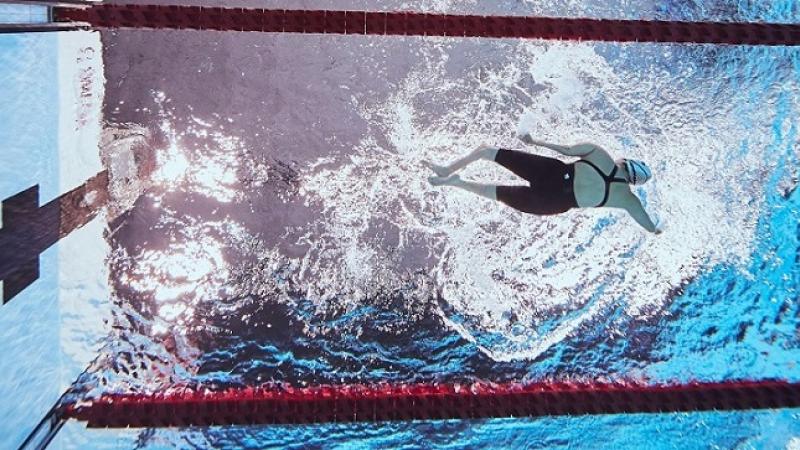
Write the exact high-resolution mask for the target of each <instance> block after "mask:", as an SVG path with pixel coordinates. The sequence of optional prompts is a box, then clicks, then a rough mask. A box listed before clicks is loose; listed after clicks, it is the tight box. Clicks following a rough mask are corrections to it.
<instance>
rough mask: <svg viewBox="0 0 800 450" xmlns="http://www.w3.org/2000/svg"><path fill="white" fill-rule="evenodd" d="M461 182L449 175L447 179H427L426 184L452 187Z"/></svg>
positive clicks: (459, 179) (458, 178)
mask: <svg viewBox="0 0 800 450" xmlns="http://www.w3.org/2000/svg"><path fill="white" fill-rule="evenodd" d="M459 181H461V177H459V176H458V175H450V176H449V177H428V183H430V184H432V185H434V186H452V185H454V184H456V183H458V182H459Z"/></svg>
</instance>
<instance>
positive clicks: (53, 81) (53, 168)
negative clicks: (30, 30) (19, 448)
mask: <svg viewBox="0 0 800 450" xmlns="http://www.w3.org/2000/svg"><path fill="white" fill-rule="evenodd" d="M57 51H58V45H57V38H56V36H55V35H52V34H50V35H46V34H41V35H30V36H21V35H0V98H2V99H3V100H2V101H0V143H2V144H0V148H1V149H0V155H2V156H0V198H3V199H5V198H7V197H9V196H11V195H14V194H16V193H18V192H20V191H22V190H24V189H27V188H29V187H31V186H33V185H35V184H39V188H40V190H39V195H40V199H39V200H40V202H41V203H44V202H47V201H50V200H52V199H53V198H55V197H56V196H58V195H59V194H60V192H59V189H60V187H59V165H58V113H59V112H58V97H59V92H58V89H59V80H58V74H57V70H56V65H55V61H56V60H57ZM57 247H58V246H54V247H52V248H50V249H49V250H47V251H46V252H44V253H43V254H42V255H41V256H40V259H39V261H40V264H41V277H40V278H39V280H38V281H37V282H36V283H34V284H33V285H32V286H31V287H30V288H29V289H26V290H25V291H24V292H22V293H21V294H20V295H18V296H17V297H16V298H15V300H14V301H13V302H11V303H9V304H7V305H4V306H3V308H2V312H0V329H2V330H3V331H2V339H0V354H2V358H0V396H2V398H4V399H6V401H4V406H3V407H2V408H1V409H0V423H1V424H2V425H0V436H2V437H0V443H3V444H4V445H0V446H2V447H3V448H11V447H12V446H14V445H15V444H16V445H18V444H19V443H21V442H22V440H23V439H24V438H25V437H26V436H27V434H28V433H29V432H30V431H31V430H32V429H33V427H34V426H35V425H36V424H37V423H38V422H39V420H40V419H41V418H42V417H43V415H44V414H45V413H46V412H47V411H48V410H49V409H50V407H52V406H53V404H54V403H55V402H56V400H57V399H58V397H59V396H60V395H61V393H62V385H61V360H60V358H61V350H60V336H59V323H60V314H59V308H58V306H59V303H58V284H59V283H58V265H57V264H58V248H57Z"/></svg>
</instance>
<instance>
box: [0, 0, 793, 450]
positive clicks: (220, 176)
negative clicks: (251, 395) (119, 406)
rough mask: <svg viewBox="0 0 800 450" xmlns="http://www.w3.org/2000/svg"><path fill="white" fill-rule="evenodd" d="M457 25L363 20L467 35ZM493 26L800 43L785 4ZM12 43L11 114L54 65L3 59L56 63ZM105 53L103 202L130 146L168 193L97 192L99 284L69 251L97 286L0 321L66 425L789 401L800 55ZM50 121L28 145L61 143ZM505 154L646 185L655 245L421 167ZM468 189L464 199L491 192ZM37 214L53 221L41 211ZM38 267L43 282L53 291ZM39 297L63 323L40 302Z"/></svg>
mask: <svg viewBox="0 0 800 450" xmlns="http://www.w3.org/2000/svg"><path fill="white" fill-rule="evenodd" d="M273 3H277V2H273ZM322 3H324V2H320V7H330V5H323V4H322ZM451 3H452V2H447V1H440V2H436V1H420V2H406V3H403V4H402V5H400V4H399V2H388V1H387V2H380V5H378V6H377V7H385V8H390V7H395V8H397V7H404V8H417V9H420V8H421V9H433V10H443V11H453V10H455V11H457V12H475V11H482V12H483V10H482V9H481V7H480V6H478V5H477V3H475V2H464V3H463V4H458V5H456V4H451ZM353 7H359V5H353ZM361 7H364V6H363V5H361ZM492 8H494V9H493V10H492V11H486V13H503V12H515V13H520V11H526V12H530V13H537V14H559V15H589V16H602V17H619V16H624V17H642V16H644V17H648V18H650V17H655V18H671V19H675V18H677V19H690V20H699V19H719V20H773V21H784V22H797V21H800V10H798V7H797V5H796V4H795V3H792V2H772V3H770V4H769V5H753V4H741V3H732V2H727V3H726V2H702V3H701V2H693V3H691V4H683V3H681V4H672V3H671V2H659V3H656V4H651V3H646V4H645V2H638V3H635V4H634V3H631V2H627V3H626V2H621V3H620V2H617V3H613V2H612V3H609V4H608V5H606V6H591V5H582V4H577V3H570V4H568V5H566V4H560V3H557V2H549V3H537V4H533V3H531V2H497V3H496V4H494V5H493V6H492ZM642 11H645V12H644V13H642ZM2 39H3V40H0V44H2V45H7V47H5V48H6V49H19V50H17V51H18V53H5V52H4V56H5V55H14V56H13V58H11V59H10V60H11V61H14V64H16V65H13V64H12V65H9V66H6V67H9V69H7V73H8V75H3V74H5V73H6V72H0V76H8V77H15V76H16V77H17V78H13V80H14V81H12V83H14V84H16V85H17V86H19V85H20V84H21V83H23V82H28V80H30V77H24V78H23V77H19V76H18V75H17V74H19V73H21V71H22V69H21V67H27V66H24V64H41V61H46V60H47V59H48V58H49V59H53V58H55V56H54V55H52V53H41V52H39V53H36V56H34V57H32V56H30V55H32V53H29V52H24V51H22V50H21V49H38V48H39V47H37V45H45V46H46V48H48V49H51V50H50V51H52V49H54V48H55V46H54V44H53V43H52V41H46V40H45V41H39V40H35V39H28V40H11V39H16V38H6V37H2ZM41 39H47V38H46V37H44V38H41ZM41 42H44V43H45V44H41ZM48 42H49V44H48ZM311 43H313V44H315V45H310V44H311ZM103 44H104V46H105V48H104V64H105V66H106V78H107V84H106V86H105V103H104V117H103V128H104V130H105V131H104V132H107V131H109V130H113V131H114V132H116V133H117V134H118V135H124V136H127V137H126V139H127V140H124V139H118V140H117V141H116V143H113V142H112V143H109V142H108V141H103V142H102V143H101V144H100V152H101V153H103V161H104V165H106V166H107V167H111V168H112V177H113V176H114V174H117V173H122V172H123V170H122V169H119V168H120V167H123V166H125V165H126V164H127V163H126V162H125V160H123V157H124V156H125V155H127V154H129V153H126V152H134V151H140V150H141V148H150V149H151V150H150V151H152V152H154V153H155V159H156V160H157V166H158V168H157V169H156V172H155V173H154V174H153V175H152V180H151V181H148V182H142V183H141V184H137V182H136V181H131V180H129V179H125V180H123V181H118V182H115V181H113V180H112V197H113V200H112V203H111V204H110V205H109V208H108V212H107V213H106V214H104V215H103V216H101V217H100V218H98V219H96V221H95V222H93V225H92V226H93V227H94V228H92V227H88V228H87V230H88V231H87V232H86V233H84V237H82V239H86V242H89V243H92V246H93V248H95V249H96V252H95V253H97V252H99V253H100V255H99V257H98V256H97V255H94V256H92V258H93V259H92V261H93V262H92V263H91V264H94V265H89V264H90V262H89V260H90V259H91V258H90V257H89V256H87V252H77V251H76V252H75V253H69V251H68V250H62V253H61V254H62V255H64V254H68V255H71V257H72V258H73V259H70V262H71V264H72V265H76V266H80V264H81V263H84V264H87V267H93V268H96V267H97V261H100V265H101V266H102V270H98V273H100V275H98V276H97V277H96V279H94V280H92V281H91V283H90V282H87V283H85V284H83V283H72V285H70V286H71V287H70V289H67V288H66V287H65V286H67V285H69V281H70V280H69V279H67V278H69V277H62V279H60V280H58V281H56V280H52V279H51V281H48V279H47V277H46V276H45V277H43V279H42V280H40V281H39V282H37V284H36V285H34V288H32V289H31V290H29V291H26V292H25V296H21V297H19V298H17V299H15V300H14V302H12V303H11V304H10V305H7V306H5V307H3V311H2V317H0V320H3V321H7V322H8V323H14V324H17V328H16V329H13V330H12V331H10V332H9V333H8V334H9V335H12V336H16V337H15V340H7V341H6V342H11V344H4V345H6V346H5V347H3V348H4V349H7V352H6V353H5V354H10V355H14V356H15V358H14V359H13V360H14V361H25V363H24V364H23V365H22V366H19V365H14V367H17V368H20V367H21V368H24V369H25V370H26V373H30V374H37V375H38V374H42V373H44V369H42V368H40V365H39V364H40V363H38V362H36V361H37V360H36V359H33V358H30V357H27V356H24V354H25V353H26V352H27V351H28V348H29V347H28V344H21V343H20V342H22V340H27V341H28V342H34V341H36V342H37V344H38V345H41V346H42V348H43V350H45V351H52V352H53V353H54V355H55V354H56V353H58V352H61V353H63V355H60V356H53V357H58V358H63V361H65V362H64V367H62V368H61V369H60V370H62V371H65V372H66V373H67V375H63V376H64V378H69V379H68V380H65V384H66V385H69V384H70V383H71V381H72V380H73V379H75V378H76V377H77V381H76V382H75V384H74V387H75V391H74V392H73V393H72V395H73V396H74V397H75V398H78V397H85V396H87V397H92V396H95V395H98V394H100V393H104V392H130V391H148V390H151V389H156V388H159V387H164V386H170V385H175V384H185V383H196V382H200V383H203V384H206V385H209V386H215V387H221V386H241V385H251V384H255V383H261V382H282V383H288V384H296V385H305V384H319V383H349V382H373V381H456V380H459V381H461V380H464V381H468V380H473V379H484V380H485V379H489V380H498V381H499V380H547V379H553V378H565V377H566V378H572V377H575V378H581V379H598V378H599V379H634V380H649V381H652V382H663V381H673V380H677V381H689V380H709V381H721V380H736V379H743V378H745V379H788V380H792V381H798V379H800V368H798V367H797V366H796V364H797V363H796V361H798V360H800V345H799V344H800V333H799V331H798V330H800V304H799V303H798V301H797V287H798V286H800V256H798V255H800V228H798V223H800V220H799V219H800V192H798V190H797V189H796V187H797V184H798V176H799V175H798V170H797V167H798V166H799V164H798V158H799V157H800V153H799V152H798V148H800V146H799V145H798V135H797V128H796V127H797V125H796V120H795V118H796V117H797V116H798V112H800V92H799V90H798V89H799V88H800V53H798V50H796V49H791V48H745V47H715V46H678V45H650V44H631V45H616V44H591V43H589V44H586V43H582V44H574V43H541V42H532V43H525V42H516V41H478V40H468V41H467V42H462V41H458V42H457V41H452V40H437V39H416V38H408V39H405V38H402V39H397V40H392V41H386V40H379V39H371V38H367V39H361V38H352V37H349V38H348V37H340V38H330V37H326V38H321V37H311V36H252V35H249V36H236V35H231V34H227V35H224V36H221V35H214V36H209V35H208V34H205V35H204V34H200V33H185V34H181V33H177V32H166V33H153V32H119V33H115V34H112V33H107V34H106V35H104V42H103ZM412 44H413V45H412ZM417 46H418V48H417ZM0 48H2V47H0ZM155 49H157V50H155ZM198 49H202V50H198ZM43 54H44V55H46V57H45V56H42V55H43ZM145 55H147V56H145ZM176 55H179V56H180V57H178V56H176ZM4 70H6V69H4ZM44 73H46V72H41V74H44ZM41 74H40V76H41V77H42V79H43V80H44V81H43V84H46V86H47V87H46V88H45V87H42V88H41V89H37V90H35V91H36V92H41V93H44V92H50V94H48V95H51V96H52V95H54V94H53V92H52V90H53V89H54V86H55V81H47V80H52V77H53V76H54V75H53V74H52V73H51V74H50V78H47V77H45V75H41ZM154 74H159V75H154ZM240 74H241V75H240ZM254 74H258V76H255V75H254ZM190 76H191V77H192V78H191V79H192V80H193V81H192V83H191V86H189V87H188V88H187V82H186V80H187V79H188V77H190ZM9 85H11V84H4V86H9ZM32 90H33V89H14V90H13V92H9V93H8V96H9V97H12V98H15V99H18V101H19V102H20V103H25V104H29V103H33V104H36V105H45V104H46V103H47V100H45V97H42V98H36V99H29V98H23V96H22V94H21V93H29V92H31V91H32ZM39 95H44V94H39ZM47 98H52V97H47ZM62 106H63V105H62ZM0 112H3V110H0ZM11 112H13V110H9V111H8V112H5V114H9V115H10V114H11ZM48 113H52V111H49V112H48ZM46 117H51V116H48V115H47V114H44V113H42V114H40V115H39V116H37V118H36V120H34V118H29V119H27V120H25V121H23V122H24V123H37V124H41V125H37V126H41V127H42V129H47V130H50V129H53V127H55V125H53V123H52V122H47V121H46V120H45V119H44V118H46ZM15 120H16V119H15ZM51 120H55V119H51ZM7 123H10V122H8V121H4V125H3V126H0V134H1V133H6V134H7V135H8V136H9V137H8V139H9V140H10V139H12V134H13V133H12V131H9V130H15V129H18V128H16V127H14V128H12V127H10V126H8V127H7V126H6V125H5V124H7ZM19 126H20V127H21V126H22V125H19ZM517 128H523V129H526V130H530V131H532V132H533V133H535V134H537V135H539V136H542V137H543V138H545V139H546V140H555V141H559V140H560V141H565V142H570V141H575V140H582V139H586V140H599V142H600V143H601V144H602V145H603V146H605V147H606V148H608V149H610V150H612V151H613V152H614V153H616V154H633V155H635V156H639V157H642V158H646V159H647V160H648V161H649V162H650V163H651V165H652V166H653V167H654V169H655V171H656V179H655V180H654V182H653V183H651V184H649V185H647V186H646V187H645V188H642V189H641V190H640V191H638V192H637V194H638V195H640V197H642V198H643V199H644V200H645V202H646V204H647V208H648V209H649V210H652V211H655V213H656V215H657V216H658V217H659V218H660V219H662V220H663V221H664V223H665V226H666V228H665V233H664V234H663V235H661V236H658V237H653V236H648V235H646V234H645V233H643V232H641V231H640V230H638V229H637V228H636V227H635V225H631V223H630V221H629V219H628V218H626V217H624V216H622V215H620V214H617V213H611V212H607V213H606V212H598V213H594V212H576V213H575V214H572V213H570V214H569V215H565V216H564V217H558V218H552V219H548V220H542V219H538V218H532V217H520V215H518V214H516V213H514V212H511V211H508V210H505V209H503V208H501V207H498V206H497V205H493V204H489V203H488V202H483V201H476V199H474V198H472V197H468V196H467V195H466V194H463V193H457V192H454V191H448V190H441V189H433V188H430V187H429V186H427V185H426V184H425V181H424V178H425V176H427V174H426V173H425V171H424V169H423V168H422V167H420V165H419V160H420V159H422V158H431V159H437V160H448V159H452V158H454V157H455V156H457V155H459V154H461V153H463V152H464V151H466V148H467V147H470V146H474V145H477V144H479V143H480V142H482V141H484V140H487V141H491V142H496V143H497V145H506V146H514V147H516V148H519V147H520V144H519V143H517V142H515V141H514V140H513V137H512V135H513V133H512V131H513V130H514V129H517ZM43 135H45V136H49V137H48V138H47V139H51V140H52V139H55V137H54V136H55V135H51V134H48V133H44V134H43ZM140 135H147V136H148V137H147V138H141V139H140V140H137V139H139V138H138V137H137V136H140ZM4 136H5V135H4ZM14 136H18V135H14ZM25 136H29V137H33V136H36V137H37V138H39V136H40V134H38V133H36V132H35V131H33V130H31V131H30V132H29V133H25ZM103 136H105V135H103ZM103 136H98V140H102V138H103ZM3 141H4V142H5V141H6V139H3ZM123 141H124V142H123ZM48 142H49V141H48ZM126 142H129V143H130V144H126ZM48 145H49V147H48ZM48 145H42V148H44V147H47V148H51V149H52V148H53V147H54V146H55V144H54V143H53V142H49V144H48ZM55 154H56V153H52V154H46V153H42V154H30V156H20V157H18V158H13V159H12V158H8V161H9V164H11V163H14V164H26V165H25V166H24V167H22V166H21V167H20V168H18V169H15V171H14V172H12V173H15V174H16V173H28V174H31V175H30V176H29V177H30V179H25V178H21V177H20V176H16V175H14V176H12V177H11V179H13V180H14V181H13V183H16V184H12V182H9V181H6V180H8V179H9V178H6V177H5V176H4V179H3V180H2V181H0V182H2V183H4V184H0V187H2V188H3V189H4V190H3V193H4V197H6V196H8V195H10V194H11V193H13V192H12V191H14V190H15V189H21V187H27V185H29V184H33V183H36V182H39V183H43V181H42V180H44V179H50V180H52V177H53V175H52V174H50V173H49V172H48V173H46V170H51V172H53V173H57V172H58V170H55V169H53V168H52V167H50V166H48V164H52V162H53V158H54V155H55ZM37 155H38V156H37ZM121 155H122V156H121ZM3 163H6V158H5V157H4V159H3ZM42 167H45V169H41V168H42ZM48 167H49V168H48ZM481 167H482V168H483V169H486V171H482V169H481V170H479V169H477V168H470V169H469V171H467V172H466V175H465V176H466V177H467V178H473V177H474V178H478V179H483V180H489V179H493V178H494V179H498V178H499V179H504V180H508V178H507V175H506V174H503V173H502V172H500V171H495V170H494V169H492V168H488V166H481ZM33 168H37V169H36V170H41V172H36V171H35V170H32V169H33ZM502 177H506V178H502ZM118 178H119V177H118ZM114 183H116V184H114ZM18 185H19V186H18ZM43 186H45V191H46V192H47V194H46V195H44V196H45V197H48V198H52V196H54V195H56V193H58V192H59V191H58V189H56V188H57V186H55V185H53V186H51V187H46V186H48V185H43ZM47 189H50V190H49V191H48V190H47ZM54 189H55V190H54ZM6 191H8V193H7V192H6ZM61 191H62V192H63V190H61ZM92 239H94V240H92ZM65 244H68V242H66V241H65ZM44 258H45V259H44V260H43V261H45V263H44V264H45V265H44V266H43V273H45V274H46V273H48V272H47V271H48V270H50V271H51V272H50V273H53V272H55V271H56V269H54V268H52V267H50V268H48V265H47V264H48V263H47V262H46V261H48V260H47V258H48V256H47V254H46V255H45V257H44ZM63 260H64V259H62V260H61V261H63ZM52 261H53V263H54V262H55V261H56V259H53V260H52ZM476 261H480V264H476ZM62 264H63V263H62ZM61 270H65V269H64V268H63V267H62V269H61ZM48 283H49V284H48ZM93 283H94V284H97V285H102V286H101V287H95V288H91V286H93ZM37 289H38V290H37ZM52 292H56V294H55V295H58V296H59V303H60V305H61V308H62V311H61V315H62V316H64V317H61V318H59V317H58V315H57V314H56V312H57V309H56V308H54V305H53V304H52V303H50V304H44V303H46V302H47V301H50V302H53V300H47V301H46V300H43V299H52V298H54V296H53V295H48V293H52ZM84 298H85V299H86V301H85V302H84V301H83V299H84ZM37 302H39V303H37ZM67 302H69V303H67ZM84 303H85V304H86V305H87V306H83V307H81V306H80V305H81V304H84ZM66 305H69V308H67V307H66ZM8 308H19V309H20V311H21V312H19V313H13V314H12V312H11V311H12V310H11V309H8ZM23 308H37V310H38V311H48V314H49V315H52V317H47V318H41V317H39V316H38V315H37V313H36V312H34V311H33V310H32V309H28V310H25V311H22V309H23ZM106 309H107V312H106V313H103V314H100V313H99V312H98V311H100V310H106ZM14 314H16V315H14ZM93 317H97V318H99V319H100V320H95V321H94V322H98V323H99V322H102V323H103V324H104V325H102V326H105V327H106V328H104V334H103V336H104V337H103V339H102V348H100V350H99V356H98V357H97V358H96V359H94V360H92V358H89V359H85V361H84V362H83V364H82V365H81V364H78V363H77V362H76V361H77V360H79V359H80V358H78V357H76V356H74V355H75V354H77V353H78V352H77V351H75V348H76V347H78V346H80V345H84V344H82V343H81V342H80V341H81V340H82V339H84V338H81V329H80V327H77V326H76V325H75V324H76V323H90V322H91V319H92V318H93ZM81 321H83V322H81ZM54 322H61V323H62V330H61V332H60V333H61V334H60V340H61V343H60V346H61V347H60V348H59V344H58V343H57V342H54V341H55V340H56V339H58V338H57V337H55V335H54V334H53V332H52V331H49V332H46V331H42V330H39V331H34V329H33V328H32V329H29V330H26V329H22V328H21V327H19V326H18V325H19V324H21V323H37V324H42V326H43V327H45V328H46V327H49V328H50V330H52V329H53V328H52V325H53V324H54ZM98 326H101V325H99V324H98ZM40 332H41V333H42V334H40ZM87 333H88V332H87ZM39 336H51V337H52V338H51V339H50V340H44V339H42V340H37V338H38V337H39ZM50 343H52V345H49V344H50ZM54 348H55V349H58V350H53V349H54ZM11 360H12V359H10V358H9V359H5V358H4V359H3V361H4V364H7V363H6V361H11ZM76 368H77V370H76ZM83 368H85V370H83ZM6 369H8V370H3V373H11V372H10V371H11V369H10V367H6ZM48 370H51V371H52V370H59V369H52V368H51V369H48ZM81 370H83V373H80V375H78V373H79V372H80V371H81ZM19 379H20V377H18V376H15V377H13V378H12V377H8V378H6V379H4V380H3V383H2V389H4V390H5V391H3V392H7V394H6V395H7V397H13V396H15V395H19V394H16V393H17V392H19V393H24V397H19V398H20V401H18V402H17V403H18V404H20V403H22V402H23V401H24V402H25V404H31V405H37V406H36V407H34V408H31V409H30V410H28V411H25V412H24V414H23V413H19V412H18V411H21V410H22V409H20V408H18V409H14V410H12V409H6V408H4V409H3V410H2V411H3V415H4V418H6V419H10V418H14V420H13V421H12V420H5V421H4V422H5V423H4V425H3V427H4V428H3V430H8V431H12V430H13V432H14V434H13V436H17V437H16V438H13V439H12V440H10V441H9V442H12V443H14V442H19V440H20V439H19V436H24V430H25V429H26V428H25V427H26V425H25V424H29V425H28V427H29V426H30V425H32V422H35V418H30V419H29V416H32V417H38V416H40V415H41V412H43V410H44V409H46V407H47V406H48V405H49V402H52V401H54V400H55V399H54V398H53V397H55V396H57V393H58V392H60V389H59V388H60V387H61V386H59V384H57V383H54V384H48V383H46V382H44V381H34V380H32V381H31V384H30V385H29V386H24V385H21V384H20V383H19V381H18V380H19ZM32 386H41V387H40V388H39V387H37V388H34V387H32ZM34 393H35V394H34ZM37 411H38V412H37ZM799 414H800V412H799V411H797V410H778V411H759V412H729V413H716V412H709V413H682V414H663V415H609V416H586V417H559V418H539V419H494V420H475V421H421V422H413V423H392V424H359V425H321V426H285V427H274V426H271V427H226V428H210V429H186V430H122V431H120V430H85V429H83V428H82V425H81V424H76V423H70V424H68V425H67V427H66V428H65V430H64V431H63V432H62V434H61V435H60V436H59V438H58V439H57V441H56V442H54V444H53V445H54V447H55V448H58V447H59V446H60V447H64V448H173V447H178V448H376V449H377V448H476V447H491V448H597V447H601V446H602V447H611V448H641V447H644V446H648V447H654V448H709V447H716V448H798V446H800V415H799Z"/></svg>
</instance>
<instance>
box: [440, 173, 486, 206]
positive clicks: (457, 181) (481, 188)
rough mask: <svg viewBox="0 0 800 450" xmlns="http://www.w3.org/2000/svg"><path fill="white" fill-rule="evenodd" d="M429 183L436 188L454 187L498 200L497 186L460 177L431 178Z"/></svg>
mask: <svg viewBox="0 0 800 450" xmlns="http://www.w3.org/2000/svg"><path fill="white" fill-rule="evenodd" d="M428 181H429V182H430V183H431V184H432V185H434V186H454V187H457V188H461V189H463V190H465V191H467V192H472V193H473V194H477V195H480V196H481V197H484V198H488V199H489V200H495V201H496V200H497V186H496V185H494V184H481V183H474V182H472V181H466V180H462V179H461V177H459V176H458V175H451V176H449V177H430V178H428Z"/></svg>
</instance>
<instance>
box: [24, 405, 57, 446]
mask: <svg viewBox="0 0 800 450" xmlns="http://www.w3.org/2000/svg"><path fill="white" fill-rule="evenodd" d="M60 402H61V400H59V401H58V402H56V406H53V407H52V408H51V409H50V411H49V412H48V413H47V415H46V416H44V418H43V419H42V421H41V422H39V425H36V428H34V429H33V431H31V434H30V435H28V438H27V439H25V442H23V443H22V445H20V446H19V450H44V449H45V448H47V445H48V444H50V441H52V440H53V438H54V437H56V434H58V431H59V430H60V429H61V427H62V426H64V422H65V421H66V420H65V419H64V417H63V416H62V414H61V410H60V408H58V404H59V403H60Z"/></svg>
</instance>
